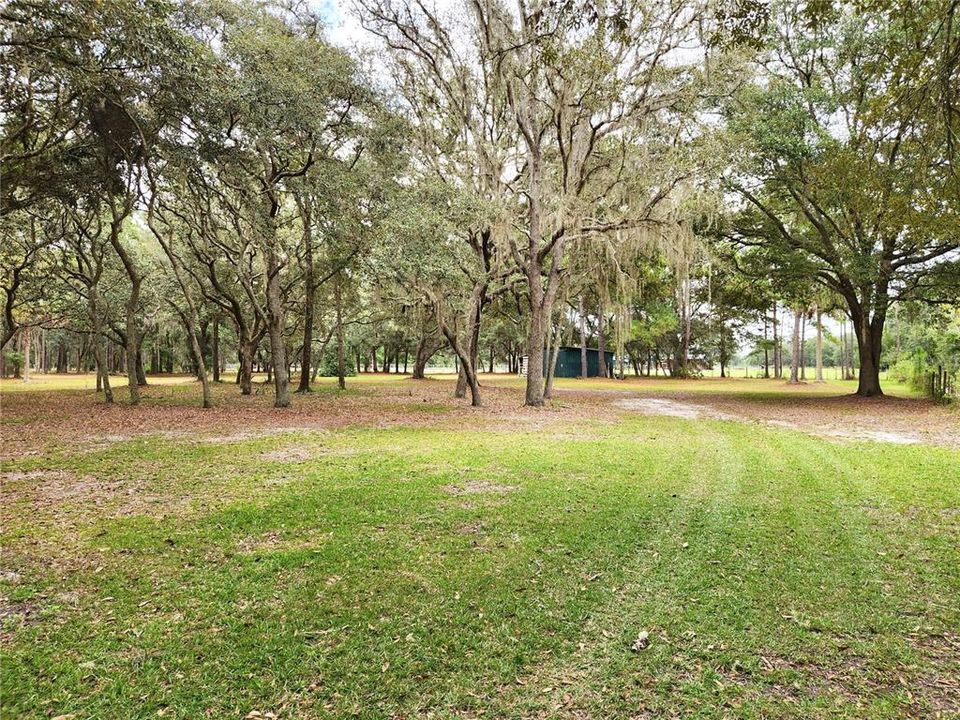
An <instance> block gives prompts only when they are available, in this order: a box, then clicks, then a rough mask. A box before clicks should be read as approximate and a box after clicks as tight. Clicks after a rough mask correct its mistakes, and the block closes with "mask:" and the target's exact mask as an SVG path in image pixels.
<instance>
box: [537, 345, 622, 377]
mask: <svg viewBox="0 0 960 720" xmlns="http://www.w3.org/2000/svg"><path fill="white" fill-rule="evenodd" d="M604 354H605V355H606V357H607V377H613V352H612V351H610V350H607V351H606V352H605V353H604ZM548 362H550V358H549V357H547V352H546V349H544V353H543V375H544V377H546V375H547V363H548ZM520 374H521V375H526V374H527V356H526V355H524V356H523V357H522V358H521V359H520ZM599 376H600V351H599V350H597V349H596V348H587V377H599ZM554 377H570V378H575V377H580V348H579V347H574V346H571V345H561V346H560V350H559V351H558V352H557V367H556V370H555V371H554Z"/></svg>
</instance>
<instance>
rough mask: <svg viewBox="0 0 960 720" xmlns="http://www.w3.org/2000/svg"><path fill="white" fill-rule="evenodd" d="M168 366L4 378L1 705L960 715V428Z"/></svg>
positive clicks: (832, 400)
mask: <svg viewBox="0 0 960 720" xmlns="http://www.w3.org/2000/svg"><path fill="white" fill-rule="evenodd" d="M176 380H177V379H176V378H167V379H166V380H165V382H164V383H162V384H161V383H159V382H153V383H152V384H151V386H150V387H148V388H146V389H145V393H144V395H145V398H144V405H143V406H142V407H140V408H130V407H126V406H124V405H123V404H117V405H116V406H113V407H108V406H105V405H102V404H101V403H100V402H99V401H98V400H97V398H96V396H95V395H94V394H93V393H91V392H89V391H88V390H83V389H80V388H82V387H83V385H82V384H80V385H74V389H67V388H64V387H62V386H58V385H57V384H56V381H55V380H54V379H50V378H44V379H43V382H36V383H34V384H32V385H31V386H28V387H27V390H28V391H23V392H20V391H19V390H21V389H23V387H24V386H22V385H16V386H14V385H13V384H11V383H3V384H2V385H0V388H2V390H3V413H2V424H0V428H2V431H3V441H2V448H0V456H2V458H3V468H2V493H3V498H2V499H3V535H2V544H3V556H2V562H0V571H2V572H0V594H2V598H0V615H2V620H0V622H2V626H0V640H2V650H3V666H2V685H3V695H4V713H5V717H7V716H9V717H24V718H43V717H56V716H63V715H66V716H68V717H71V718H75V719H76V720H80V719H81V718H125V717H167V718H201V717H218V718H219V717H235V718H243V717H245V716H248V717H270V714H271V713H272V714H273V715H274V716H276V717H278V718H280V717H282V718H342V717H361V718H397V719H399V718H421V717H423V718H427V717H435V718H481V717H483V718H548V717H549V718H554V717H557V718H577V719H582V718H597V719H601V718H603V719H606V718H675V717H676V718H688V717H697V718H903V717H907V718H911V717H914V718H937V717H941V718H955V717H960V601H958V598H960V415H958V413H957V410H956V409H955V408H945V407H940V406H936V405H933V404H931V403H929V402H926V401H923V400H919V399H916V398H912V397H908V396H906V395H904V396H902V397H888V398H886V399H884V400H857V399H853V398H851V397H849V396H846V395H844V393H847V392H850V390H851V389H852V388H851V386H850V385H849V384H844V383H838V382H830V383H827V384H825V385H814V384H812V383H811V384H809V385H803V386H799V387H792V388H791V387H788V386H787V385H785V384H784V383H782V382H780V381H775V380H768V381H762V380H742V379H733V380H714V379H711V380H702V381H682V382H681V381H672V380H656V379H654V380H642V381H628V382H624V383H620V382H616V381H605V380H588V381H572V380H571V381H560V382H559V383H558V385H559V391H558V393H557V397H556V398H555V400H554V401H553V403H552V405H551V406H550V407H548V408H544V409H540V410H536V409H530V408H523V407H522V392H523V391H522V386H521V384H520V382H519V381H518V379H517V378H513V377H506V376H496V377H486V378H484V379H483V381H484V383H485V385H486V388H485V390H486V392H485V394H484V401H485V403H486V405H485V407H483V408H479V409H476V408H471V407H469V405H466V404H465V403H464V402H463V401H457V400H454V399H452V398H451V397H450V393H451V390H452V382H451V380H450V378H440V379H432V380H427V381H420V382H414V381H410V380H406V379H404V378H401V377H398V376H364V377H361V378H356V379H350V380H349V381H348V382H349V385H350V388H351V389H349V390H348V391H346V392H345V393H339V392H338V391H337V390H336V389H335V388H334V387H333V386H331V385H329V384H323V385H321V386H320V387H319V389H318V391H317V392H315V393H313V394H311V395H309V396H305V397H298V398H297V399H296V400H295V404H294V407H293V408H291V409H290V410H288V411H280V410H274V409H272V408H270V404H271V402H272V396H271V394H270V392H269V391H267V392H264V393H263V394H260V395H254V396H252V397H248V398H242V397H239V396H238V395H237V394H236V389H235V388H234V387H233V386H229V385H227V386H222V387H218V388H217V390H216V392H217V402H218V405H219V406H218V408H216V409H214V410H211V411H203V410H201V409H199V408H197V407H195V404H196V397H197V393H198V390H197V387H196V386H195V385H194V384H193V383H190V382H189V381H188V380H186V379H184V378H180V382H176ZM70 382H73V383H82V382H84V380H82V379H76V380H73V379H71V380H70ZM14 388H16V389H17V390H18V391H17V392H11V391H12V390H13V389H14ZM892 389H893V390H894V392H896V391H897V388H895V387H893V388H892ZM122 392H123V391H121V399H122V397H123V395H122ZM905 439H908V440H909V444H908V443H907V442H905ZM643 632H646V633H648V636H647V640H646V641H644V642H639V643H638V642H637V638H638V635H640V634H641V633H643ZM258 713H259V715H258Z"/></svg>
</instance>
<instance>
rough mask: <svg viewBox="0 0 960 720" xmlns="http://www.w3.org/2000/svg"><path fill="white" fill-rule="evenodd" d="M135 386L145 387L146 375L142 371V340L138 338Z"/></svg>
mask: <svg viewBox="0 0 960 720" xmlns="http://www.w3.org/2000/svg"><path fill="white" fill-rule="evenodd" d="M137 385H139V386H140V387H146V385H147V374H146V372H144V370H143V338H142V337H141V338H140V344H139V345H137Z"/></svg>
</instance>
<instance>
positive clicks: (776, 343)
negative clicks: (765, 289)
mask: <svg viewBox="0 0 960 720" xmlns="http://www.w3.org/2000/svg"><path fill="white" fill-rule="evenodd" d="M778 326H779V323H778V321H777V304H776V303H774V304H773V376H774V377H775V378H780V377H783V356H782V347H781V345H780V333H779V331H778Z"/></svg>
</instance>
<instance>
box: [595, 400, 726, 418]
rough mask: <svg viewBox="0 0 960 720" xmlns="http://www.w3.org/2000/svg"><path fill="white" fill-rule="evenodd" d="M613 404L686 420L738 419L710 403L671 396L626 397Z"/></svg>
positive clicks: (647, 413) (645, 412)
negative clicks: (712, 406)
mask: <svg viewBox="0 0 960 720" xmlns="http://www.w3.org/2000/svg"><path fill="white" fill-rule="evenodd" d="M613 404H614V405H616V406H617V407H619V408H623V409H624V410H636V411H639V412H642V413H643V414H644V415H666V416H668V417H677V418H683V419H684V420H697V419H698V418H708V419H710V420H736V419H737V416H736V415H731V414H730V413H726V412H721V411H719V410H716V409H714V408H711V407H710V406H708V405H697V404H694V403H689V402H680V401H679V400H671V399H669V398H625V399H623V400H616V401H615V402H614V403H613Z"/></svg>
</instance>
